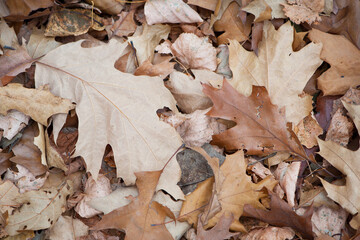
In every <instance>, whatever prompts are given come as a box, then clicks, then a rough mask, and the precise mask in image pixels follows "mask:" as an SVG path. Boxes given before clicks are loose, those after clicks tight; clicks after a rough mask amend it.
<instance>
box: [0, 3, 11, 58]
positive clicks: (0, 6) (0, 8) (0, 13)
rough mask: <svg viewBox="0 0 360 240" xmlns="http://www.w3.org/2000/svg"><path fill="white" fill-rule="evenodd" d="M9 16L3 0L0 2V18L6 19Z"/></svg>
mask: <svg viewBox="0 0 360 240" xmlns="http://www.w3.org/2000/svg"><path fill="white" fill-rule="evenodd" d="M9 14H10V11H9V8H8V7H7V6H6V4H5V0H1V1H0V17H6V16H8V15H9ZM0 52H1V50H0Z"/></svg>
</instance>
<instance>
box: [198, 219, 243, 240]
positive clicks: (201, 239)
mask: <svg viewBox="0 0 360 240" xmlns="http://www.w3.org/2000/svg"><path fill="white" fill-rule="evenodd" d="M233 220H234V216H233V215H232V214H231V215H230V216H225V214H223V215H222V216H221V218H220V219H219V222H218V223H217V224H216V225H215V226H214V227H213V228H212V229H210V230H208V231H205V230H204V227H203V224H202V222H201V221H200V217H199V221H198V227H197V236H196V239H197V240H218V239H229V238H231V237H234V236H236V235H238V233H232V232H229V228H230V225H231V223H232V221H233Z"/></svg>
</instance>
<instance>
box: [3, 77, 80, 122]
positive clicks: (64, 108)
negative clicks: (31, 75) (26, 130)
mask: <svg viewBox="0 0 360 240" xmlns="http://www.w3.org/2000/svg"><path fill="white" fill-rule="evenodd" d="M0 101H1V106H0V114H3V115H5V114H6V113H7V111H8V110H10V109H15V110H18V111H20V112H22V113H24V114H26V115H29V116H30V117H31V118H32V119H34V120H35V121H37V122H39V123H41V124H42V125H44V126H47V124H48V123H47V120H48V118H49V117H50V116H52V115H54V114H56V113H68V111H70V110H71V109H73V108H74V107H75V106H74V104H72V103H71V102H70V101H69V100H68V99H63V98H60V97H57V96H54V95H53V94H52V93H51V92H50V91H49V90H48V89H47V88H46V87H39V88H38V89H31V88H25V87H23V86H22V85H21V84H19V83H13V84H8V85H7V86H6V87H1V88H0Z"/></svg>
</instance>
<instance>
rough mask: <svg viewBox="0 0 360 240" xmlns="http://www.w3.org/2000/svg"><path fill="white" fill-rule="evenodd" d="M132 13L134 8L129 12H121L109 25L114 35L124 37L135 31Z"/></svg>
mask: <svg viewBox="0 0 360 240" xmlns="http://www.w3.org/2000/svg"><path fill="white" fill-rule="evenodd" d="M100 2H101V1H100ZM134 13H135V10H131V11H130V12H121V13H120V14H119V15H118V16H119V19H118V20H117V21H116V22H115V23H114V24H113V25H112V27H111V31H112V32H113V34H114V35H116V36H118V37H124V36H129V34H132V33H134V32H135V30H136V27H137V25H136V23H135V21H134Z"/></svg>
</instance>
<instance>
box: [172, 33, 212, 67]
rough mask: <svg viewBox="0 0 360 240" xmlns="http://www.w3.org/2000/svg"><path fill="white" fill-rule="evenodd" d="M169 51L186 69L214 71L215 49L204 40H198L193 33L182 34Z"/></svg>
mask: <svg viewBox="0 0 360 240" xmlns="http://www.w3.org/2000/svg"><path fill="white" fill-rule="evenodd" d="M171 50H172V52H173V54H174V56H175V57H177V58H178V59H179V60H180V62H181V63H183V64H184V65H185V67H187V68H194V69H208V70H210V71H215V69H216V66H217V62H216V49H215V48H214V47H213V45H212V44H211V43H209V42H208V41H207V40H206V38H199V37H198V36H196V35H195V34H193V33H182V34H181V35H180V36H179V37H178V38H177V39H176V41H175V42H174V44H172V45H171Z"/></svg>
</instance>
